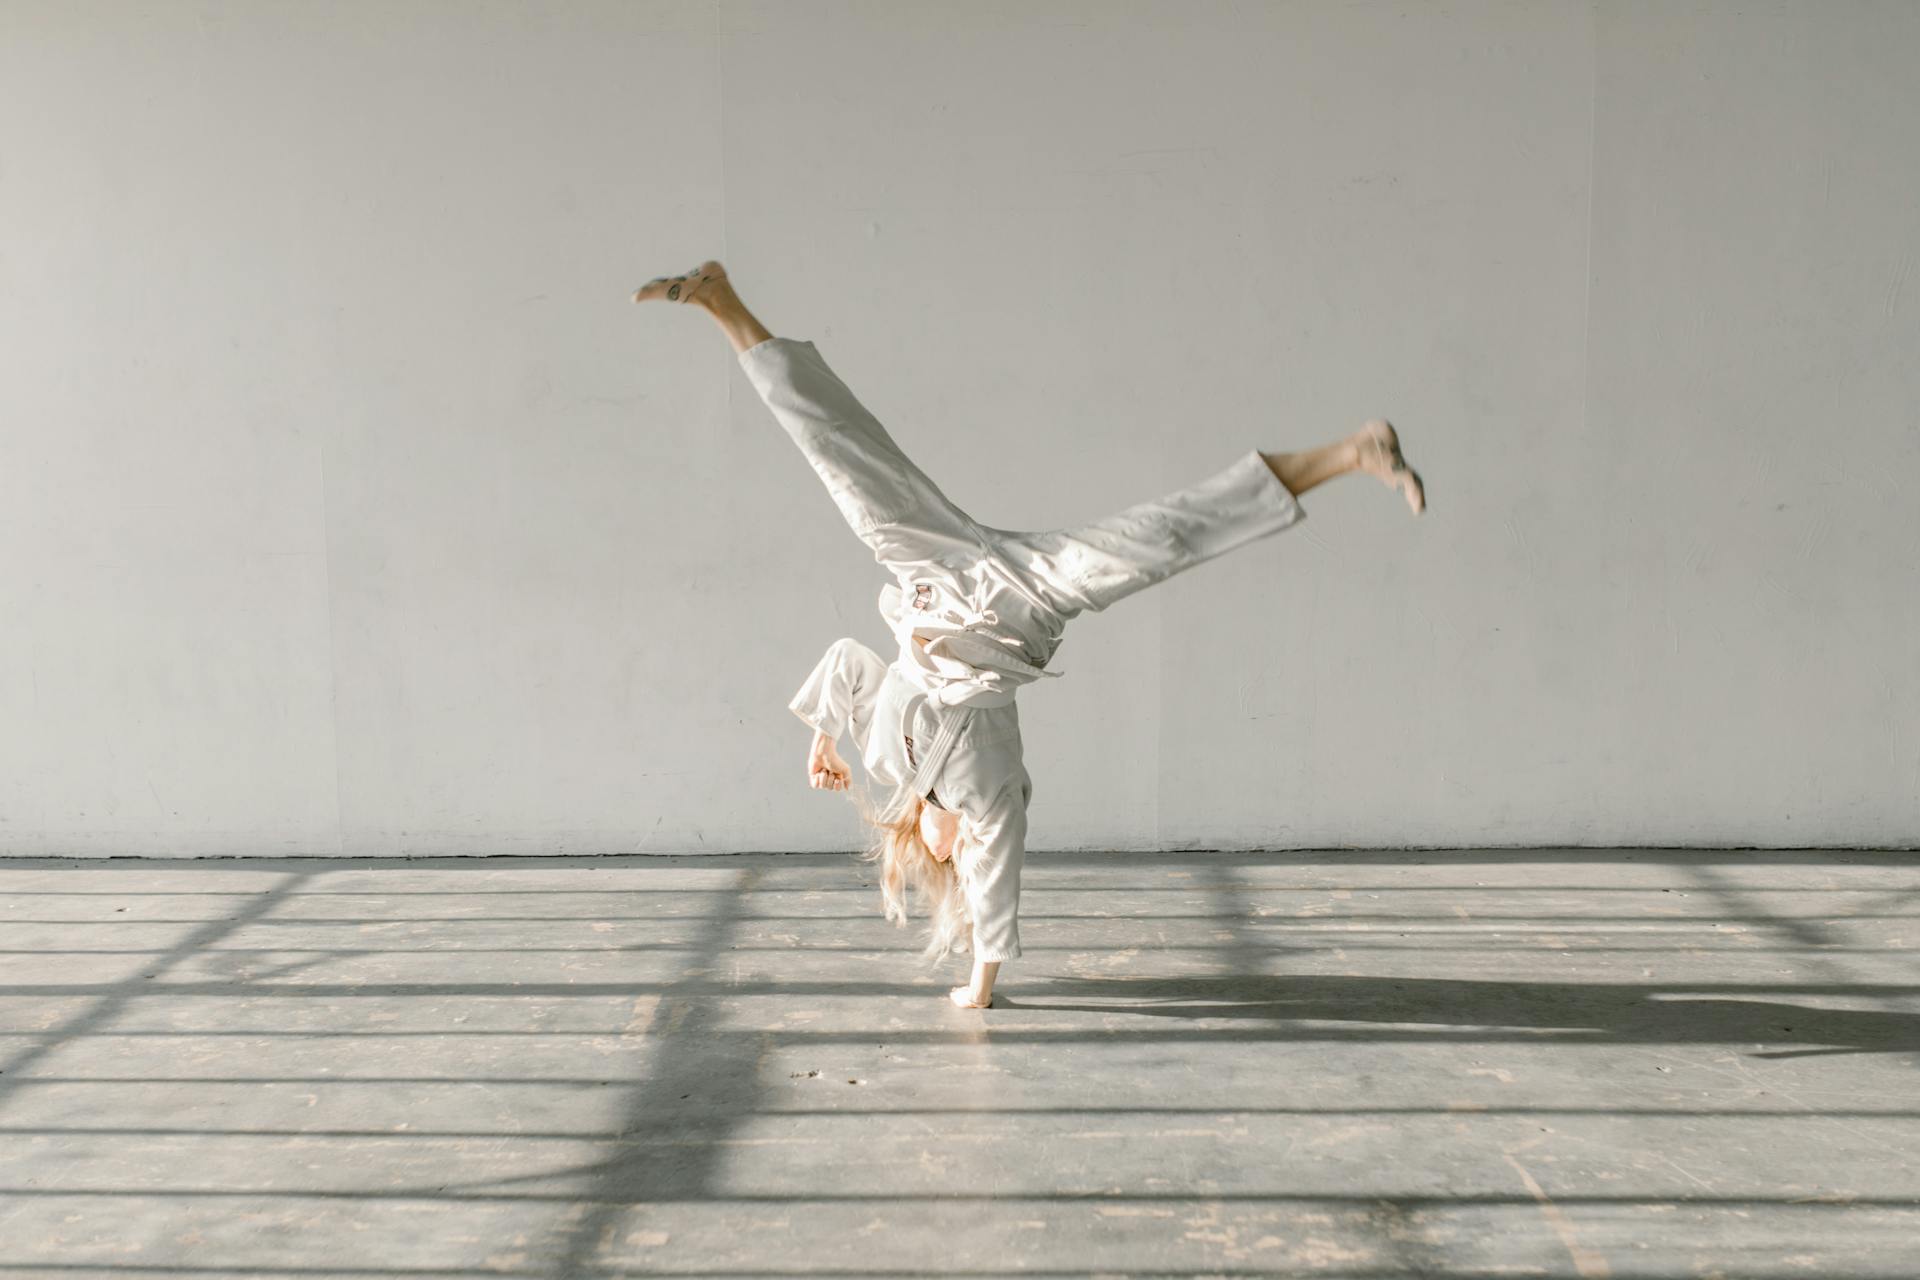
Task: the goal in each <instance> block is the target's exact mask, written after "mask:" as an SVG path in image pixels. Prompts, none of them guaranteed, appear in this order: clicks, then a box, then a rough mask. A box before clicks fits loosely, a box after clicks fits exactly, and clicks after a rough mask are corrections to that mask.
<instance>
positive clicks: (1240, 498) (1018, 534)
mask: <svg viewBox="0 0 1920 1280" xmlns="http://www.w3.org/2000/svg"><path fill="white" fill-rule="evenodd" d="M739 361H740V366H741V368H742V370H743V371H744V372H745V373H746V375H747V378H748V380H749V381H750V382H751V383H752V384H753V387H754V389H755V390H756V391H758V392H759V394H760V397H761V399H763V400H764V401H765V402H766V404H767V407H768V408H769V409H770V410H771V411H772V412H773V415H774V417H775V419H776V420H777V421H778V422H779V423H780V425H781V427H782V428H784V429H785V431H786V432H787V434H788V436H789V437H791V438H792V440H793V442H794V443H795V444H796V445H798V446H799V448H800V452H801V454H802V455H803V456H805V458H806V460H807V462H808V463H809V464H810V465H811V466H812V467H813V469H814V471H815V473H817V474H818V475H819V477H820V479H821V481H822V482H823V483H824V484H825V485H826V488H827V492H828V493H829V494H830V495H831V496H832V498H833V500H834V502H835V504H836V505H838V506H839V508H840V512H841V515H842V516H844V517H845V518H846V521H847V524H848V525H849V526H850V527H851V528H852V529H853V532H854V533H855V534H856V535H857V536H858V537H859V538H860V540H861V541H862V542H864V543H865V544H866V545H867V547H868V549H869V550H871V551H872V552H873V556H874V559H875V560H877V561H878V562H879V563H880V564H881V565H882V566H884V567H885V568H887V569H888V570H889V571H890V572H892V573H893V574H894V576H895V578H896V579H897V580H898V581H899V582H900V583H902V584H909V583H913V584H918V588H917V590H918V591H919V592H928V591H929V590H930V589H931V590H932V591H933V593H934V594H935V595H937V596H938V597H942V598H951V599H953V600H954V601H956V602H957V603H958V604H959V606H960V609H961V614H960V615H956V616H966V617H969V618H985V619H989V620H990V622H989V623H988V624H986V625H988V626H990V628H991V632H992V634H994V635H996V636H997V637H998V638H999V639H1000V640H1001V642H1002V643H1003V644H1016V645H1018V646H1019V647H1020V648H1021V649H1022V650H1023V651H1024V652H1023V654H1022V657H1023V658H1024V663H1030V664H1031V666H1032V667H1034V668H1043V667H1045V665H1046V663H1047V661H1048V660H1049V659H1050V658H1051V657H1052V656H1053V653H1054V650H1055V649H1056V648H1057V647H1058V646H1059V643H1060V638H1061V634H1062V632H1063V630H1064V629H1065V626H1066V623H1067V620H1068V619H1070V618H1072V617H1073V616H1074V615H1076V614H1078V613H1081V612H1084V611H1087V610H1094V611H1098V610H1102V609H1105V608H1106V607H1107V606H1109V605H1111V604H1113V603H1114V602H1116V601H1118V600H1121V599H1124V598H1125V597H1127V596H1129V595H1132V594H1133V593H1134V592H1136V591H1140V590H1142V589H1144V588H1146V587H1149V586H1152V585H1153V584H1155V583H1157V582H1161V581H1164V580H1165V579H1167V578H1169V577H1172V576H1173V575H1174V574H1176V573H1179V572H1181V571H1182V570H1185V569H1189V568H1192V567H1194V566H1195V565H1198V564H1202V563H1204V562H1206V561H1208V560H1211V559H1213V558H1214V557H1215V556H1219V555H1222V554H1224V553H1225V552H1227V551H1231V550H1233V549H1234V548H1235V547H1239V546H1242V545H1244V544H1246V543H1248V542H1251V541H1253V540H1254V539H1256V538H1261V537H1265V536H1267V535H1269V534H1273V533H1278V532H1279V531H1281V530H1282V529H1285V528H1288V527H1289V526H1291V525H1293V524H1296V523H1298V522H1299V521H1300V520H1302V519H1304V518H1305V516H1306V512H1305V511H1304V510H1303V509H1302V508H1301V506H1300V503H1299V501H1298V500H1297V499H1296V498H1295V497H1294V495H1293V494H1292V493H1290V492H1289V491H1288V490H1287V488H1286V486H1285V485H1283V484H1281V483H1280V481H1279V479H1278V478H1277V477H1275V475H1274V474H1273V471H1272V469H1271V468H1270V467H1269V466H1268V465H1267V463H1266V460H1265V459H1264V458H1262V457H1261V456H1260V454H1259V453H1258V451H1256V450H1251V449H1250V450H1248V451H1247V453H1246V454H1244V455H1242V456H1241V457H1240V458H1239V459H1237V460H1236V461H1234V462H1233V463H1231V464H1230V465H1228V466H1227V467H1226V468H1225V469H1223V470H1221V471H1219V472H1217V473H1215V474H1214V475H1212V476H1210V477H1208V478H1206V479H1204V480H1201V481H1200V482H1199V483H1197V484H1194V485H1190V486H1188V487H1187V488H1184V489H1179V490H1176V491H1174V492H1172V493H1169V494H1167V495H1165V496H1164V497H1160V498H1157V499H1153V500H1151V501H1147V502H1141V503H1137V504H1135V505H1134V506H1131V507H1128V508H1126V509H1125V510H1122V511H1119V512H1117V513H1115V514H1113V515H1110V516H1107V517H1105V518H1103V519H1099V520H1095V521H1092V522H1090V523H1087V524H1082V525H1076V526H1072V527H1068V528H1059V529H1047V530H1009V529H996V528H993V527H991V526H988V525H983V524H981V523H979V522H978V521H976V520H974V519H973V518H972V517H971V516H969V515H968V514H967V513H966V512H964V511H962V510H961V509H960V508H959V507H958V506H956V505H955V504H954V503H953V502H952V501H951V500H950V499H948V497H947V496H946V495H945V494H944V493H942V492H941V491H940V488H939V486H937V485H935V484H934V482H933V481H932V480H931V479H930V478H929V477H928V476H927V475H926V473H925V472H923V471H921V470H920V468H919V467H917V466H916V465H914V463H913V461H912V460H911V459H910V458H908V457H907V455H906V453H905V452H904V451H903V450H901V448H900V447H899V446H898V445H897V444H895V443H894V441H893V438H892V436H890V435H889V434H888V433H887V430H886V428H885V427H883V426H882V425H881V424H880V422H879V421H878V420H877V419H876V418H875V417H874V416H873V415H872V414H871V413H869V412H868V411H867V409H866V408H865V406H863V405H862V404H861V403H860V402H859V400H858V399H856V398H855V397H854V394H853V392H852V391H851V390H850V389H849V388H848V387H847V385H846V384H845V383H844V382H842V381H841V380H840V378H839V376H838V375H836V374H835V373H834V372H833V370H832V369H831V368H829V367H828V365H827V362H826V360H825V359H824V358H822V357H821V355H820V352H819V350H818V348H816V347H815V346H814V344H813V342H812V341H810V340H806V339H795V338H779V337H776V338H769V339H767V340H766V341H764V342H760V343H758V344H756V345H754V346H752V347H749V348H748V349H747V350H745V351H743V352H741V353H740V355H739ZM920 598H921V599H922V600H923V603H922V604H921V605H918V606H913V607H925V606H924V597H920ZM850 645H852V646H855V647H854V648H853V649H850V648H849V647H848V646H850ZM991 647H992V646H988V648H991ZM863 648H864V646H859V645H858V643H857V642H854V641H842V642H840V643H839V644H837V645H836V646H835V648H834V649H831V650H829V651H828V654H827V657H825V658H823V659H822V661H821V664H820V666H819V667H817V668H816V669H815V672H814V674H813V676H812V677H810V678H809V680H808V682H807V686H806V688H804V689H803V690H802V691H801V694H800V695H799V696H797V697H796V698H795V700H794V704H793V709H794V711H795V712H796V714H798V715H800V716H801V718H802V719H803V720H806V721H807V722H808V723H809V724H813V725H814V727H815V728H821V729H823V730H824V731H827V732H832V733H834V734H835V736H836V737H837V736H838V730H839V728H843V727H856V726H857V727H858V728H866V727H869V726H871V727H872V729H873V730H874V731H875V732H880V731H881V730H883V729H884V731H885V738H884V739H882V740H878V741H862V742H861V743H860V745H861V748H862V755H863V760H864V762H865V763H866V764H867V766H868V768H869V770H870V771H874V770H875V766H876V765H878V766H879V773H880V775H881V776H883V777H885V776H886V775H887V774H893V773H903V774H910V772H911V770H910V769H898V768H894V767H890V766H889V764H888V762H889V761H891V760H893V759H894V756H895V751H894V743H893V741H891V740H892V739H897V738H898V737H899V736H900V735H901V734H902V733H903V732H904V733H906V734H910V735H913V736H914V739H915V741H916V743H925V742H926V741H927V736H923V735H930V734H931V733H932V731H933V725H934V721H933V719H932V717H931V711H930V709H929V708H927V707H926V706H925V704H924V703H921V704H920V706H919V710H918V711H917V712H916V713H915V720H916V723H915V724H911V725H909V724H903V723H901V720H902V715H901V712H900V711H899V709H898V708H899V707H901V706H902V705H905V704H906V703H907V702H908V701H909V700H908V698H907V697H906V696H904V694H905V691H904V690H903V689H901V688H899V687H898V686H899V685H901V684H902V683H904V679H905V678H904V677H902V678H901V679H900V680H895V679H894V678H893V677H894V675H895V674H896V668H897V665H898V661H899V660H898V659H896V660H895V662H894V663H893V665H891V666H889V667H888V668H887V670H886V672H884V673H879V684H878V686H876V681H875V675H876V673H875V672H874V671H873V669H872V668H873V667H874V665H875V661H874V660H875V659H877V657H878V655H875V654H872V652H871V651H870V650H869V651H867V653H866V654H865V655H862V654H860V653H858V652H857V650H858V649H863ZM836 654H837V655H838V657H837V658H836ZM850 662H851V663H852V664H853V665H852V666H851V667H849V666H847V664H848V663H850ZM1016 665H1023V664H1016ZM842 668H845V669H842ZM1049 674H1051V673H1049ZM1031 678H1032V676H1031V673H1029V674H1028V675H1025V676H1022V675H1020V674H1018V673H1014V674H1013V675H1012V677H1011V679H1012V681H1013V682H1014V683H1024V682H1026V681H1027V680H1030V679H1031ZM829 689H839V690H842V691H843V694H842V696H841V697H840V701H847V700H848V699H849V698H851V699H852V702H853V703H854V704H863V705H848V706H846V707H840V706H838V705H837V703H835V702H834V701H833V700H832V699H830V698H828V697H827V696H826V695H825V694H824V693H823V692H822V691H825V690H829ZM848 690H852V691H855V692H854V693H846V692H844V691H848ZM860 690H864V691H865V693H864V696H856V695H857V694H858V691H860ZM999 696H1000V697H1004V702H999V701H998V699H997V698H982V700H981V701H982V703H983V705H980V706H976V707H973V708H971V711H972V714H971V717H970V720H969V723H968V724H967V725H966V727H965V729H964V730H963V731H962V732H961V734H960V735H959V737H958V739H957V741H955V742H954V744H953V749H952V751H951V754H950V755H949V756H948V757H947V759H946V760H945V761H944V762H943V763H942V764H941V765H940V768H939V772H938V775H937V777H935V778H934V779H933V781H932V790H933V791H934V792H935V793H936V794H937V795H938V796H939V798H940V802H941V803H942V804H943V805H945V806H946V807H948V808H955V809H958V810H960V811H961V812H962V813H963V814H965V816H966V817H967V818H968V820H969V823H970V825H971V827H972V829H973V832H974V834H975V835H976V837H977V839H976V840H974V841H970V842H969V846H968V848H967V849H965V850H963V851H960V852H959V854H958V855H957V858H956V864H957V866H958V869H959V871H960V874H961V876H962V878H963V880H964V881H965V883H966V887H967V891H968V897H969V902H970V903H971V905H972V907H973V918H974V948H973V950H974V957H975V958H976V959H978V960H1004V959H1009V958H1012V957H1014V956H1018V955H1019V954H1020V939H1019V925H1018V904H1019V896H1020V871H1021V867H1022V865H1023V863H1024V860H1025V848H1026V809H1027V804H1028V801H1029V800H1030V799H1031V796H1032V780H1031V779H1030V778H1029V777H1028V775H1027V772H1026V769H1025V766H1024V764H1023V762H1022V759H1021V748H1020V736H1019V719H1018V713H1017V711H1016V710H1015V708H1014V705H1013V701H1012V697H1011V692H1010V691H1008V692H1006V693H1004V694H1002V695H999ZM888 707H893V708H894V714H893V721H892V722H891V723H889V722H888V720H887V717H886V714H885V712H886V709H887V708H888ZM876 711H877V712H878V714H876ZM856 734H857V728H856ZM900 754H901V759H902V761H903V762H904V747H902V748H901V753H900ZM886 780H887V781H889V782H900V781H903V780H904V778H903V777H886Z"/></svg>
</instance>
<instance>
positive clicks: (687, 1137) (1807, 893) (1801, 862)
mask: <svg viewBox="0 0 1920 1280" xmlns="http://www.w3.org/2000/svg"><path fill="white" fill-rule="evenodd" d="M1913 866H1914V859H1913V858H1912V856H1911V855H1896V854H1871V853H1848V852H1831V853H1822V852H1790V853H1778V852H1771V853H1755V852H1710V853H1674V852H1664V851H1605V850H1540V851H1519V852H1512V851H1501V852H1486V853H1465V854H1439V853H1422V854H1368V853H1351V852H1328V853H1286V854H1255V855H1245V854H1200V853H1186V854H1170V855H1154V856H1137V855H1124V856H1123V855H1093V854H1048V853H1036V854H1034V855H1032V857H1031V859H1030V862H1029V871H1028V875H1027V889H1026V895H1025V900H1024V904H1023V905H1024V910H1023V913H1022V933H1023V940H1024V942H1025V943H1026V946H1027V954H1026V956H1025V957H1024V958H1023V959H1022V960H1020V961H1015V962H1012V963H1010V964H1008V965H1007V966H1006V968H1005V970H1004V972H1003V975H1002V982H1001V990H1000V993H999V1003H1000V1006H1001V1007H997V1008H995V1009H992V1010H987V1011H963V1010H960V1009H956V1008H953V1007H952V1006H951V1005H949V1004H948V1003H947V1002H946V999H945V992H946V988H947V987H948V986H949V985H952V984H953V983H954V982H956V981H958V980H959V979H960V977H961V976H962V974H963V972H964V962H962V961H958V960H956V961H954V962H950V963H949V964H948V965H947V966H946V967H945V968H944V969H943V970H941V971H940V972H938V973H932V972H929V971H927V970H926V969H925V968H924V967H922V966H921V965H920V964H919V962H918V961H917V959H916V958H915V956H914V954H913V947H914V938H915V935H914V934H912V933H904V932H897V931H895V930H893V929H892V928H891V927H889V926H887V925H886V924H885V923H884V922H883V921H882V920H881V919H880V917H879V914H878V910H877V902H878V897H877V892H876V891H875V890H874V888H873V887H872V881H871V875H870V872H869V869H868V868H866V867H864V866H862V865H861V864H859V863H857V862H855V861H854V860H853V859H851V858H849V857H844V856H839V857H825V856H780V855H768V856H751V857H709V858H637V859H577V860H576V859H538V860H534V859H511V860H492V859H489V860H436V861H392V862H389V861H382V862H366V861H354V862H347V861H340V862H333V861H316V860H298V861H276V862H267V861H259V862H253V861H211V862H162V861H136V860H111V861H86V862H52V861H44V862H42V861H24V862H23V861H15V862H0V954H3V955H4V959H3V960H0V1037H3V1038H0V1068H4V1073H3V1074H0V1277H4V1278H5V1280H13V1278H14V1277H18V1276H34V1277H41V1276H45V1277H63V1278H71V1277H80V1276H100V1277H138V1276H146V1275H153V1276H164V1277H169V1278H170V1280H182V1278H188V1277H197V1276H206V1277H222V1278H231V1277H235V1276H260V1277H281V1276H297V1277H322V1276H340V1277H382V1278H387V1277H405V1276H432V1277H449V1276H502V1275H504V1276H526V1277H566V1276H607V1275H621V1274H634V1275H640V1274H648V1275H657V1274H666V1275H682V1276H690V1275H740V1276H757V1277H771V1276H779V1277H801V1276H805V1277H816V1276H829V1275H841V1276H880V1275H898V1276H926V1275H968V1276H987V1275H1002V1274H1006V1275H1011V1274H1022V1275H1035V1274H1039V1275H1089V1274H1091V1275H1115V1276H1119V1275H1127V1276H1133V1275H1164V1276H1212V1275H1252V1274H1263V1275H1269V1274H1279V1275H1314V1276H1327V1277H1356V1278H1357V1277H1368V1278H1379V1277H1389V1276H1447V1277H1469V1276H1470V1277H1487V1278H1491V1277H1512V1276H1579V1277H1613V1278H1614V1280H1630V1278H1633V1277H1669V1276H1672V1277H1678V1276H1719V1277H1729V1278H1731V1277H1773V1276H1811V1277H1818V1278H1819V1280H1844V1278H1848V1277H1868V1276H1872V1277H1891V1276H1903V1277H1910V1276H1914V1275H1917V1274H1920V1105H1917V1104H1920V1075H1917V1074H1916V1072H1915V1067H1916V1065H1920V975H1917V974H1916V972H1915V967H1914V962H1913V960H1914V951H1913V947H1914V945H1915V944H1916V943H1920V923H1917V917H1916V909H1915V908H1916V904H1917V903H1920V893H1917V891H1916V883H1915V877H1914V875H1913Z"/></svg>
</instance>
